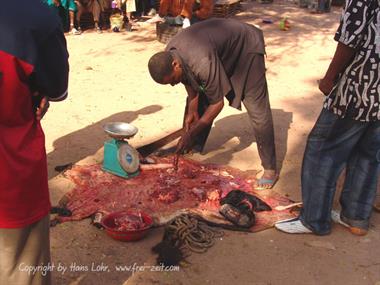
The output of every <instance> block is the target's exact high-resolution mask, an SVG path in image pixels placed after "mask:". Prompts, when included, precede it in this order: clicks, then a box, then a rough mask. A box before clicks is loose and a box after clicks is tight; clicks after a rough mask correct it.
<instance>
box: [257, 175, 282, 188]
mask: <svg viewBox="0 0 380 285" xmlns="http://www.w3.org/2000/svg"><path fill="white" fill-rule="evenodd" d="M277 181H278V175H276V176H275V177H274V178H272V179H269V178H263V177H261V178H260V179H258V180H257V181H256V186H254V188H255V190H269V189H272V188H273V187H274V185H275V184H276V182H277ZM264 184H270V186H269V187H268V188H266V187H263V186H262V185H264ZM260 185H261V186H260Z"/></svg>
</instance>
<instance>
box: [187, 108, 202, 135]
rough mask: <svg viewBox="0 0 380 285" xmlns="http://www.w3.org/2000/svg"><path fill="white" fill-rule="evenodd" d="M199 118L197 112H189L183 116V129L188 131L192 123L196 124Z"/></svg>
mask: <svg viewBox="0 0 380 285" xmlns="http://www.w3.org/2000/svg"><path fill="white" fill-rule="evenodd" d="M198 120H199V115H198V112H193V113H189V114H187V115H186V117H185V124H184V125H185V131H186V132H188V131H189V130H190V128H191V126H192V125H194V124H196V123H197V122H198Z"/></svg>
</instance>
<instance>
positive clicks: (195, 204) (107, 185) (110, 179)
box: [59, 157, 294, 231]
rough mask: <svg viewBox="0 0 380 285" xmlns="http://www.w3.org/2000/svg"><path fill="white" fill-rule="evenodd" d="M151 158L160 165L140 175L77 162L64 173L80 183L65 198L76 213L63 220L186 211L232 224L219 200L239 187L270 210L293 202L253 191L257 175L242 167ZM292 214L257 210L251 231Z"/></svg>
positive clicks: (158, 218) (158, 220)
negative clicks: (128, 212)
mask: <svg viewBox="0 0 380 285" xmlns="http://www.w3.org/2000/svg"><path fill="white" fill-rule="evenodd" d="M153 159H154V160H155V161H156V162H157V164H156V165H147V166H149V167H144V166H143V167H142V169H140V174H139V175H138V176H136V177H134V178H131V179H124V178H120V177H118V176H115V175H113V174H110V173H107V172H104V171H103V170H102V169H101V165H98V164H96V165H88V166H74V167H73V168H72V169H70V170H68V171H67V172H66V176H67V177H68V178H70V179H71V180H72V181H74V183H75V184H76V187H75V188H74V189H73V190H72V191H71V192H69V193H68V194H66V197H65V200H67V201H68V202H67V204H66V207H67V208H68V209H69V210H70V211H71V212H72V216H70V217H59V219H60V221H61V222H64V221H70V220H80V219H83V218H86V217H89V216H91V215H92V214H94V213H97V212H100V213H103V214H108V213H113V212H117V211H123V210H141V211H144V212H146V213H148V214H150V215H151V216H152V217H153V220H154V224H155V225H159V224H164V223H166V222H168V221H169V220H170V219H172V218H174V217H175V216H176V215H179V214H183V213H187V212H192V213H195V214H197V215H199V216H201V217H203V218H204V219H206V220H209V221H212V222H216V223H224V224H229V222H228V221H226V220H225V219H223V218H222V217H221V215H220V214H219V213H218V210H219V206H220V205H219V201H220V199H222V198H223V197H225V196H226V195H227V194H228V193H229V192H230V191H232V190H237V189H239V190H242V191H245V192H249V193H250V194H253V195H256V196H258V197H259V198H260V199H262V200H263V201H265V202H266V203H267V204H268V205H270V206H271V207H272V208H274V207H275V206H278V205H287V204H289V203H291V201H289V200H288V199H287V198H285V197H282V196H280V195H278V194H276V193H274V192H273V191H271V193H269V194H267V195H266V196H263V195H260V193H257V192H255V191H253V188H252V184H253V182H254V177H245V176H244V175H243V172H241V171H239V170H235V169H231V168H225V167H221V166H217V165H211V164H207V165H206V164H201V163H199V162H195V161H192V160H189V159H185V158H181V159H180V162H179V168H178V171H177V172H175V171H174V170H173V168H169V167H168V165H171V163H172V157H164V158H163V157H154V158H153ZM152 166H153V167H152ZM160 166H162V167H160ZM293 216H294V215H293V214H291V213H290V211H289V210H286V211H275V210H274V211H270V212H263V213H258V214H257V223H256V226H255V228H253V229H252V230H254V231H255V230H258V229H263V228H267V227H270V226H272V225H273V223H274V222H275V221H277V220H279V219H286V218H291V217H293Z"/></svg>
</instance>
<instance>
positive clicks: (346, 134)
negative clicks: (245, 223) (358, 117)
mask: <svg viewBox="0 0 380 285" xmlns="http://www.w3.org/2000/svg"><path fill="white" fill-rule="evenodd" d="M364 131H365V124H363V123H360V122H357V121H354V120H351V119H340V118H339V117H338V116H337V115H335V114H333V113H332V112H330V111H328V110H325V109H323V110H322V112H321V114H320V116H319V118H318V120H317V122H316V124H315V126H314V127H313V129H312V131H311V133H310V134H309V137H308V141H307V145H306V149H305V153H304V158H303V164H302V176H301V183H302V200H303V209H302V211H301V215H300V219H301V221H302V222H303V224H304V225H305V226H307V227H308V228H309V229H311V230H312V231H313V232H314V233H315V234H319V235H324V234H328V233H330V231H331V210H332V204H333V199H334V194H335V189H336V181H337V179H338V177H339V175H340V173H341V172H342V170H343V168H344V167H345V166H346V163H347V161H348V159H349V157H350V154H351V152H352V150H353V149H354V148H355V146H356V144H357V143H358V141H359V140H360V137H361V135H362V134H363V133H364Z"/></svg>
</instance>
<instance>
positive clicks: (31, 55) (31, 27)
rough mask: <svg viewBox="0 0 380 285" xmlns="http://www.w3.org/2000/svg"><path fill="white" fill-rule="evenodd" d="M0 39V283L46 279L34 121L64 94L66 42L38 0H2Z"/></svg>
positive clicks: (43, 201)
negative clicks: (51, 102)
mask: <svg viewBox="0 0 380 285" xmlns="http://www.w3.org/2000/svg"><path fill="white" fill-rule="evenodd" d="M0 39H1V40H0V248H1V250H0V284H9V285H11V284H50V283H51V281H50V271H51V270H49V268H45V269H43V268H42V267H37V266H49V263H50V249H49V211H50V201H49V191H48V178H47V162H46V152H45V138H44V133H43V130H42V128H41V124H40V120H41V118H42V117H43V116H44V114H45V112H46V111H47V109H48V107H49V101H60V100H63V99H65V98H66V96H67V85H68V70H69V66H68V53H67V49H66V41H65V38H64V35H63V31H62V26H61V23H60V20H59V18H58V16H57V15H56V13H54V12H53V11H51V10H50V9H49V7H48V6H47V5H46V4H43V3H42V1H39V0H20V1H1V9H0ZM27 269H35V272H28V270H27Z"/></svg>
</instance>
